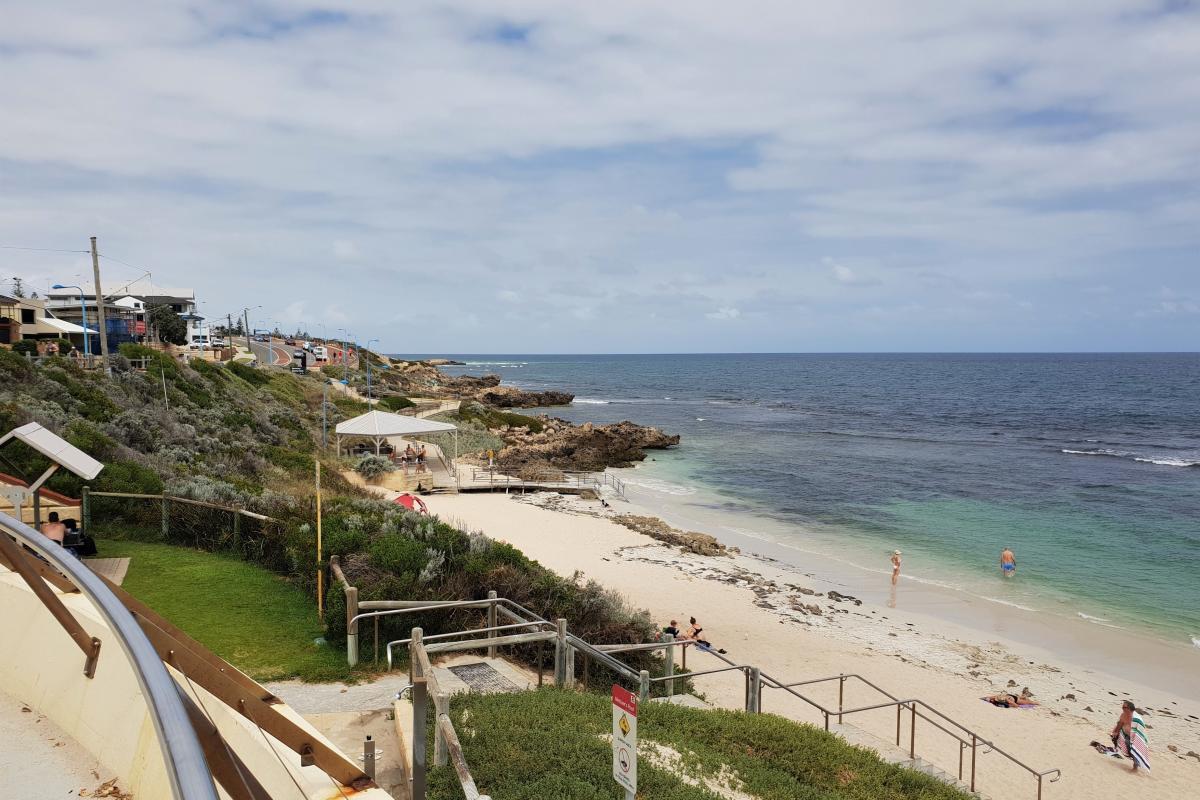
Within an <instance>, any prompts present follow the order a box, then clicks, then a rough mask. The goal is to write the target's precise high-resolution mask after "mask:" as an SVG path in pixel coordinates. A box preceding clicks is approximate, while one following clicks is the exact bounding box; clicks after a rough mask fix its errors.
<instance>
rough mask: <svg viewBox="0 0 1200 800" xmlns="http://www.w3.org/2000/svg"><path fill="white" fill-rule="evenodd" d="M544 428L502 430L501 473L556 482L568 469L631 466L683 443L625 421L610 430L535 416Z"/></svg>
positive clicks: (497, 456) (609, 427) (674, 436)
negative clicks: (537, 429)
mask: <svg viewBox="0 0 1200 800" xmlns="http://www.w3.org/2000/svg"><path fill="white" fill-rule="evenodd" d="M537 419H538V421H539V422H541V423H542V429H541V430H540V431H538V432H536V433H535V432H532V431H530V430H529V429H527V428H505V429H501V430H500V431H499V434H500V436H501V437H502V438H503V439H504V441H505V443H506V446H505V447H504V449H502V450H501V451H500V452H499V453H497V454H496V460H497V462H498V464H499V468H500V469H501V470H502V471H503V472H506V473H508V474H511V475H517V476H520V477H522V478H525V479H527V480H539V479H542V480H544V479H549V478H554V477H557V475H558V474H559V473H561V472H562V471H564V470H567V471H580V472H590V471H597V470H602V469H604V468H605V467H629V466H633V464H634V463H636V462H638V461H641V460H643V459H644V458H645V457H646V451H647V450H662V449H665V448H668V447H674V446H675V445H677V444H679V437H678V436H677V435H671V434H666V433H663V432H662V431H660V430H659V429H658V428H651V427H647V426H645V425H637V424H636V423H633V422H629V421H625V422H616V423H613V424H611V425H593V424H592V423H590V422H586V423H584V424H583V425H572V424H571V423H569V422H567V421H565V420H561V419H553V418H552V417H548V416H546V415H542V416H539V417H537Z"/></svg>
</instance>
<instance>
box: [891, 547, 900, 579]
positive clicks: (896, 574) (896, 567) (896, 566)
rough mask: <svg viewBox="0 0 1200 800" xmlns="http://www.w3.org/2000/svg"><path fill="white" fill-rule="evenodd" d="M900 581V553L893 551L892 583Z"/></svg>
mask: <svg viewBox="0 0 1200 800" xmlns="http://www.w3.org/2000/svg"><path fill="white" fill-rule="evenodd" d="M898 580H900V551H899V550H893V551H892V583H893V584H894V583H895V582H896V581H898Z"/></svg>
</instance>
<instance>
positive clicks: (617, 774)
mask: <svg viewBox="0 0 1200 800" xmlns="http://www.w3.org/2000/svg"><path fill="white" fill-rule="evenodd" d="M637 704H638V699H637V695H635V694H634V693H633V692H630V691H626V690H625V689H623V688H621V687H620V686H613V687H612V712H613V713H612V720H613V732H612V748H613V780H615V781H616V782H617V783H619V784H621V786H622V787H623V788H624V789H625V792H626V793H627V796H628V797H633V796H634V795H636V794H637Z"/></svg>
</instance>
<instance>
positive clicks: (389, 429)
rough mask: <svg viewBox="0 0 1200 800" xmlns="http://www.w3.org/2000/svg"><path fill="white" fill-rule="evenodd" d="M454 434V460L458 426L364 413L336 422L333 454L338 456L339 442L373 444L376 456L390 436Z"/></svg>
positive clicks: (415, 418)
mask: <svg viewBox="0 0 1200 800" xmlns="http://www.w3.org/2000/svg"><path fill="white" fill-rule="evenodd" d="M450 431H453V432H454V458H455V459H457V458H458V426H457V425H451V424H450V423H449V422H436V421H434V420H431V419H422V418H421V417H408V416H405V415H403V414H392V413H390V412H388V411H368V412H367V413H365V414H362V415H360V416H357V417H355V418H354V419H348V420H346V421H345V422H339V423H338V425H337V427H336V428H334V433H335V434H336V444H337V452H338V454H339V455H341V452H342V440H343V439H354V438H357V439H367V440H369V441H371V442H373V443H374V444H375V453H376V454H378V453H379V450H380V448H381V447H383V445H384V443H385V442H387V440H388V439H389V438H390V437H392V436H420V435H421V434H423V433H449V432H450Z"/></svg>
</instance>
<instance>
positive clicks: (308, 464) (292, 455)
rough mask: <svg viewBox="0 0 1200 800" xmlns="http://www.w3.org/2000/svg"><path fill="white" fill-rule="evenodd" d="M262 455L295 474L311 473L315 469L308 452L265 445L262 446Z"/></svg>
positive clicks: (306, 474)
mask: <svg viewBox="0 0 1200 800" xmlns="http://www.w3.org/2000/svg"><path fill="white" fill-rule="evenodd" d="M263 456H264V457H265V458H266V459H267V461H269V462H271V463H272V464H274V465H275V466H277V467H279V468H280V469H282V470H285V471H286V472H290V473H293V474H296V475H305V476H308V475H312V474H313V470H314V469H315V465H314V463H313V458H312V456H311V455H310V454H308V453H302V452H297V451H296V450H293V449H291V448H288V447H278V446H276V445H267V446H266V447H264V448H263Z"/></svg>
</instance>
